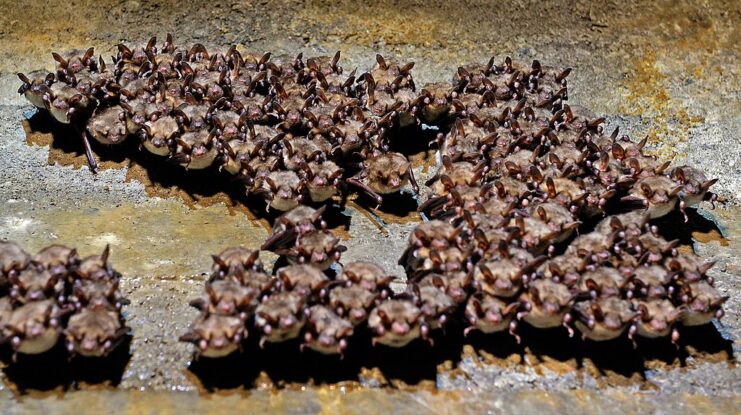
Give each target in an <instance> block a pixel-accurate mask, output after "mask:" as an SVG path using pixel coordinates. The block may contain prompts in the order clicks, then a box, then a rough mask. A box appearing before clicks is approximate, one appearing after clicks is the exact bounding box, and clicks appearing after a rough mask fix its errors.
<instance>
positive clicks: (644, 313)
mask: <svg viewBox="0 0 741 415" xmlns="http://www.w3.org/2000/svg"><path fill="white" fill-rule="evenodd" d="M638 315H639V316H640V317H641V321H643V322H649V321H651V316H650V315H649V314H648V308H647V307H646V305H645V304H643V303H641V304H638Z"/></svg>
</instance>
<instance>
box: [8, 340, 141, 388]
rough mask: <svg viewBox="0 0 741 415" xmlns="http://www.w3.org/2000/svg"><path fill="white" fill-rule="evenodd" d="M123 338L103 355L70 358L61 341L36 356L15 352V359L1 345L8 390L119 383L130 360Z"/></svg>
mask: <svg viewBox="0 0 741 415" xmlns="http://www.w3.org/2000/svg"><path fill="white" fill-rule="evenodd" d="M130 343H131V337H130V336H129V337H127V338H126V339H125V340H124V342H123V343H122V344H120V345H119V346H118V347H117V348H116V349H115V350H114V351H113V352H112V353H111V354H109V355H108V356H106V357H103V358H90V357H82V356H75V357H73V358H72V359H70V357H69V353H68V352H67V350H66V349H65V348H64V346H63V345H62V343H59V344H57V345H56V346H55V347H54V348H52V349H51V350H49V351H48V352H45V353H42V354H38V355H24V354H18V355H16V357H15V361H14V359H13V356H12V351H11V350H10V349H9V348H3V351H2V352H0V360H1V361H2V362H3V363H4V364H5V368H4V369H3V372H4V374H5V376H6V378H7V382H8V383H9V385H8V386H10V387H11V388H12V389H15V390H17V391H18V392H20V393H25V392H26V391H29V390H37V391H49V390H53V389H57V388H60V387H61V388H62V389H64V390H66V389H69V388H70V387H76V386H77V385H79V384H81V383H85V384H108V385H110V386H117V385H118V384H119V383H121V379H122V377H123V373H124V370H125V369H126V366H127V365H128V363H129V360H130V359H131V353H130V350H129V346H130Z"/></svg>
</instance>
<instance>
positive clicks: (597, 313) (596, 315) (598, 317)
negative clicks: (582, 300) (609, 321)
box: [589, 303, 605, 321]
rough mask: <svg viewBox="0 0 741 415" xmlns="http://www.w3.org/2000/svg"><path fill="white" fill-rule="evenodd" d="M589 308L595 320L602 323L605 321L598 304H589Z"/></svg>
mask: <svg viewBox="0 0 741 415" xmlns="http://www.w3.org/2000/svg"><path fill="white" fill-rule="evenodd" d="M589 307H590V308H591V309H592V314H594V319H595V320H597V321H603V320H604V319H605V313H604V312H602V307H600V306H599V304H597V303H591V304H590V306H589Z"/></svg>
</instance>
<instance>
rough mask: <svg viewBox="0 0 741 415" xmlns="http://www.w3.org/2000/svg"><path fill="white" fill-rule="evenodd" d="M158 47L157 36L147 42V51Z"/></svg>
mask: <svg viewBox="0 0 741 415" xmlns="http://www.w3.org/2000/svg"><path fill="white" fill-rule="evenodd" d="M156 47H157V36H152V37H151V38H150V39H149V42H147V51H153V50H154V49H155V48H156Z"/></svg>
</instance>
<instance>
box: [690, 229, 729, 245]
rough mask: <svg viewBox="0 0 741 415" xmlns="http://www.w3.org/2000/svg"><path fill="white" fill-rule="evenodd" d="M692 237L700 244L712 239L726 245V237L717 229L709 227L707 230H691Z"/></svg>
mask: <svg viewBox="0 0 741 415" xmlns="http://www.w3.org/2000/svg"><path fill="white" fill-rule="evenodd" d="M692 239H694V240H695V241H697V242H700V243H701V244H706V243H709V242H713V241H718V243H719V244H720V246H728V245H729V243H728V239H727V238H726V237H724V236H723V235H721V234H720V232H718V230H717V229H711V230H709V231H707V232H700V231H696V232H692Z"/></svg>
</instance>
